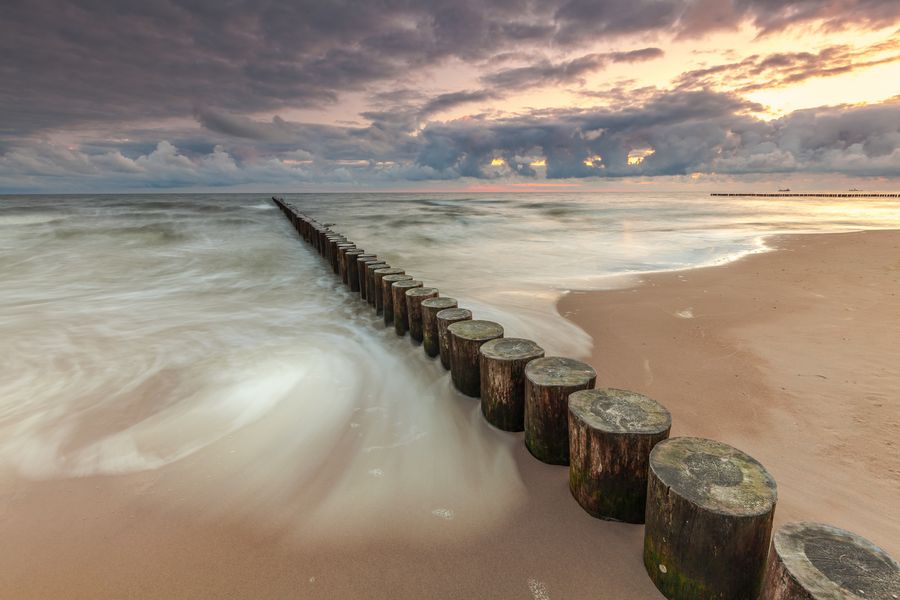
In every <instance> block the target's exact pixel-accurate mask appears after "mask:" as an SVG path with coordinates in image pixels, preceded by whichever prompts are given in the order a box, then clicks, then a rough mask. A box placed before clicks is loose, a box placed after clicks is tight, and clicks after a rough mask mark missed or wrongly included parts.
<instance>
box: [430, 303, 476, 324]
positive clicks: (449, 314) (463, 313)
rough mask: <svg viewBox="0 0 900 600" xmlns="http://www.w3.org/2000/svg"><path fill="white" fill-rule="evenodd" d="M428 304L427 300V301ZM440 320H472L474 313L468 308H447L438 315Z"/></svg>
mask: <svg viewBox="0 0 900 600" xmlns="http://www.w3.org/2000/svg"><path fill="white" fill-rule="evenodd" d="M426 302H427V300H426ZM437 318H438V319H444V320H446V321H459V320H460V319H471V318H472V311H471V310H469V309H468V308H445V309H444V310H442V311H441V312H439V313H438V314H437Z"/></svg>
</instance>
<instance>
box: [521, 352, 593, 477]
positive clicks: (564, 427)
mask: <svg viewBox="0 0 900 600" xmlns="http://www.w3.org/2000/svg"><path fill="white" fill-rule="evenodd" d="M596 381H597V372H596V371H594V369H593V367H591V366H590V365H588V364H585V363H583V362H580V361H577V360H573V359H571V358H562V357H559V356H548V357H545V358H538V359H535V360H533V361H531V362H530V363H528V365H526V366H525V446H527V447H528V451H529V452H531V454H532V455H534V457H535V458H537V459H538V460H540V461H542V462H545V463H548V464H551V465H568V464H569V394H571V393H572V392H577V391H578V390H587V389H590V388H592V387H594V383H595V382H596Z"/></svg>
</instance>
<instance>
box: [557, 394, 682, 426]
mask: <svg viewBox="0 0 900 600" xmlns="http://www.w3.org/2000/svg"><path fill="white" fill-rule="evenodd" d="M569 411H571V413H572V415H573V416H574V417H575V418H577V419H579V420H580V421H582V422H583V423H585V424H587V425H588V426H590V427H591V428H592V429H598V430H600V431H605V432H608V433H632V434H646V435H658V434H661V433H665V432H666V431H668V430H669V429H670V428H671V427H672V415H671V414H669V411H668V410H666V408H665V407H664V406H663V405H661V404H660V403H659V402H657V401H656V400H653V399H651V398H648V397H647V396H644V395H642V394H638V393H637V392H630V391H628V390H619V389H615V388H605V389H596V390H579V391H577V392H574V393H572V394H570V395H569Z"/></svg>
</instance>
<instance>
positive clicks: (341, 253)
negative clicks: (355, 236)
mask: <svg viewBox="0 0 900 600" xmlns="http://www.w3.org/2000/svg"><path fill="white" fill-rule="evenodd" d="M355 248H356V244H354V243H353V242H343V243H340V244H338V245H337V256H336V257H335V259H336V260H337V267H338V271H337V273H338V276H339V277H340V278H341V281H343V282H344V283H347V259H346V254H347V250H353V249H355Z"/></svg>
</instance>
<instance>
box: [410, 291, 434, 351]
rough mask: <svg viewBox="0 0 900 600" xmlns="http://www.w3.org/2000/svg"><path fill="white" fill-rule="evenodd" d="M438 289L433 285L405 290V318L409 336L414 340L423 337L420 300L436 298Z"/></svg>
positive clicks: (420, 340) (420, 339)
mask: <svg viewBox="0 0 900 600" xmlns="http://www.w3.org/2000/svg"><path fill="white" fill-rule="evenodd" d="M437 295H438V289H437V288H433V287H420V288H413V289H411V290H406V319H407V321H408V322H409V337H411V338H412V339H413V340H415V341H416V342H422V340H423V339H424V334H423V331H424V330H423V328H422V302H424V301H425V300H428V299H429V298H436V297H437Z"/></svg>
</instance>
